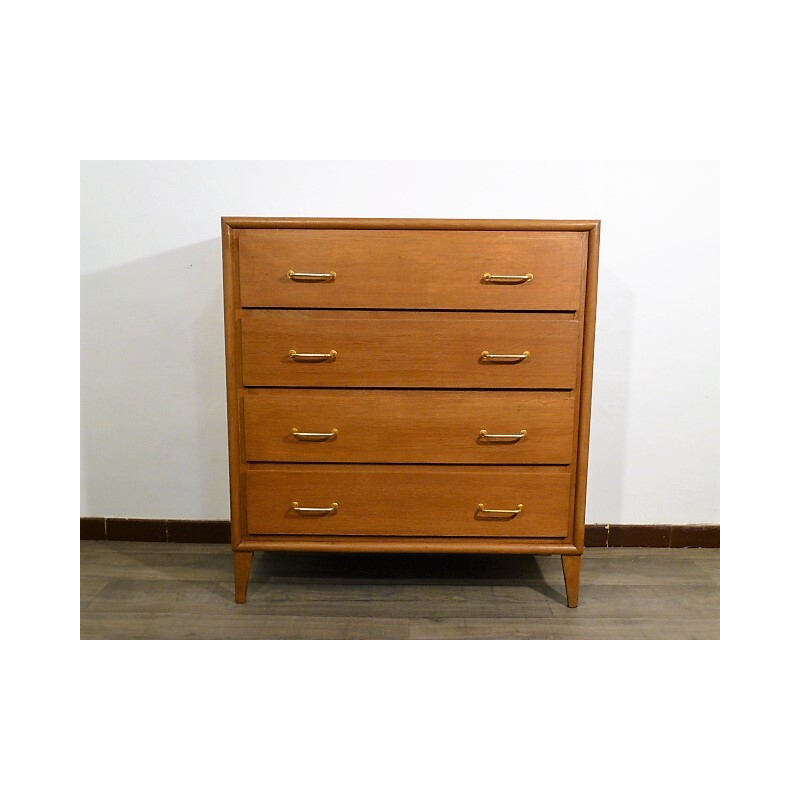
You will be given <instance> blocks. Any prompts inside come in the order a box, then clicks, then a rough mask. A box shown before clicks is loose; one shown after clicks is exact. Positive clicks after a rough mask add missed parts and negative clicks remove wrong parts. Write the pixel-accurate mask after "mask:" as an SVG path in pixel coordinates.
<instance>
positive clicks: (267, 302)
mask: <svg viewBox="0 0 800 800" xmlns="http://www.w3.org/2000/svg"><path fill="white" fill-rule="evenodd" d="M237 240H238V261H239V287H240V298H241V305H242V307H244V308H259V307H260V308H361V309H368V308H384V309H392V308H402V309H443V310H446V309H461V310H473V309H474V310H495V311H576V310H578V309H579V308H580V297H581V286H582V280H583V275H584V270H585V265H586V257H587V242H588V234H587V233H586V232H585V231H515V230H510V231H480V230H337V229H332V230H331V229H259V230H256V229H253V230H247V229H244V230H238V231H237Z"/></svg>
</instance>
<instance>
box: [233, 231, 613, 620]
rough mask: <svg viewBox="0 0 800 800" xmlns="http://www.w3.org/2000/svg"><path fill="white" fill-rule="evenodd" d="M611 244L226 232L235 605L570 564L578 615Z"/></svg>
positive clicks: (517, 237)
mask: <svg viewBox="0 0 800 800" xmlns="http://www.w3.org/2000/svg"><path fill="white" fill-rule="evenodd" d="M599 234H600V223H599V222H597V221H528V220H512V221H498V220H386V219H275V218H230V217H226V218H223V220H222V240H223V257H224V284H225V335H226V353H227V388H228V422H229V451H230V486H231V523H232V524H231V530H232V544H233V549H234V552H235V577H236V600H237V602H240V603H241V602H244V601H245V597H246V594H247V583H248V578H249V574H250V565H251V562H252V558H253V553H254V552H256V551H258V550H320V551H337V550H338V551H341V550H348V551H363V552H378V551H393V552H437V553H443V552H473V553H521V554H524V553H528V554H557V555H560V556H561V558H562V564H563V568H564V578H565V582H566V588H567V601H568V604H569V605H570V606H573V607H574V606H576V605H577V603H578V585H579V577H580V556H581V553H582V552H583V533H584V507H585V499H586V475H587V460H588V447H589V416H590V405H591V386H592V356H593V350H594V324H595V304H596V292H597V261H598V244H599Z"/></svg>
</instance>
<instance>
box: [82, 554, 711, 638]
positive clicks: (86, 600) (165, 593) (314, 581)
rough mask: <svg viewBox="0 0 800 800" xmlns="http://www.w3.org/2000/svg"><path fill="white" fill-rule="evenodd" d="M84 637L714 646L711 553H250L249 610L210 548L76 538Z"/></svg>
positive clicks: (224, 562)
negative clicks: (569, 584) (574, 556)
mask: <svg viewBox="0 0 800 800" xmlns="http://www.w3.org/2000/svg"><path fill="white" fill-rule="evenodd" d="M81 638H83V639H409V638H411V639H718V638H719V550H706V549H702V550H695V549H687V550H677V549H676V550H673V549H657V548H653V549H639V548H609V549H601V548H590V549H588V550H587V551H586V552H585V554H584V556H583V570H582V576H581V602H580V606H579V607H578V608H575V609H570V608H567V607H566V604H565V598H564V584H563V579H562V575H561V563H560V559H559V558H558V557H557V556H546V557H538V558H533V557H530V556H474V555H473V556H466V555H388V554H380V555H370V554H358V555H350V554H318V553H257V554H256V556H255V559H254V561H253V571H252V575H251V579H250V589H249V593H248V599H247V603H246V604H245V605H236V604H235V603H234V602H233V556H232V553H231V551H230V547H229V546H227V545H217V544H205V545H203V544H160V543H159V544H156V543H141V544H140V543H136V542H90V541H85V542H81Z"/></svg>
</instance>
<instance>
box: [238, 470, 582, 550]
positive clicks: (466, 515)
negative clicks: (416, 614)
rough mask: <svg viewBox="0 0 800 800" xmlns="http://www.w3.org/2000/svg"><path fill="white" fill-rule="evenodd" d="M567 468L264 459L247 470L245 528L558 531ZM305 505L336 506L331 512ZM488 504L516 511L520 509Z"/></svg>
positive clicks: (564, 527) (565, 503)
mask: <svg viewBox="0 0 800 800" xmlns="http://www.w3.org/2000/svg"><path fill="white" fill-rule="evenodd" d="M569 486H570V474H569V470H567V469H565V468H557V467H526V468H522V467H492V468H491V470H489V469H486V468H481V467H430V466H410V465H407V466H402V467H389V466H340V465H325V466H317V465H308V466H297V465H289V464H280V465H268V466H263V467H262V468H261V469H259V470H249V471H248V472H246V474H245V491H246V496H247V510H248V533H249V535H250V536H253V535H257V534H259V533H263V534H312V535H331V534H338V535H347V536H351V535H353V536H355V535H369V534H375V533H380V534H381V535H384V536H392V535H394V536H408V535H410V536H426V535H431V536H433V535H437V536H501V537H517V536H520V537H528V538H529V537H550V538H552V537H560V536H566V535H567V533H568V532H569V520H568V514H569ZM293 503H298V504H299V505H300V506H301V507H305V508H332V507H333V505H334V504H336V505H337V506H338V507H337V508H336V510H335V512H332V513H327V514H308V515H306V514H301V513H297V512H296V511H294V510H293ZM481 503H482V504H484V506H485V508H486V509H500V510H504V511H505V510H509V511H510V510H513V509H516V508H517V507H518V505H519V504H522V506H523V510H522V512H521V513H518V514H516V515H511V514H505V513H503V514H493V513H490V512H489V511H487V512H486V513H482V512H480V511H479V508H478V507H479V504H481Z"/></svg>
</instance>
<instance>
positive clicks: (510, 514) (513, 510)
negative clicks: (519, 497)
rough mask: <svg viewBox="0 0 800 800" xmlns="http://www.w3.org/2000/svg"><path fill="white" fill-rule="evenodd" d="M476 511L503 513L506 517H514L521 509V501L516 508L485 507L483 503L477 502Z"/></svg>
mask: <svg viewBox="0 0 800 800" xmlns="http://www.w3.org/2000/svg"><path fill="white" fill-rule="evenodd" d="M478 511H480V512H481V513H482V514H505V515H506V516H508V517H516V516H517V514H519V513H520V512H521V511H522V503H520V504H519V505H518V506H517V507H516V508H486V507H485V506H484V505H483V503H478Z"/></svg>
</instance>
